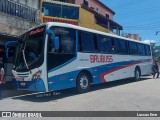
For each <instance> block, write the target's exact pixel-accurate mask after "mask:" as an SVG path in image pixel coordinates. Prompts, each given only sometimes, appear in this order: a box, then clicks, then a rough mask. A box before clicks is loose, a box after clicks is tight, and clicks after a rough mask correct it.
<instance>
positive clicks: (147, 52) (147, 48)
mask: <svg viewBox="0 0 160 120" xmlns="http://www.w3.org/2000/svg"><path fill="white" fill-rule="evenodd" d="M145 49H146V55H147V56H151V49H150V46H149V45H145Z"/></svg>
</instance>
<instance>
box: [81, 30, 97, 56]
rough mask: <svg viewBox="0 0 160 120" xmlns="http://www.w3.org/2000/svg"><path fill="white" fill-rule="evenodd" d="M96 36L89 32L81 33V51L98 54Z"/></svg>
mask: <svg viewBox="0 0 160 120" xmlns="http://www.w3.org/2000/svg"><path fill="white" fill-rule="evenodd" d="M95 39H96V37H95V34H93V33H89V32H80V35H79V51H80V52H87V53H92V52H96V45H95V44H96V43H95Z"/></svg>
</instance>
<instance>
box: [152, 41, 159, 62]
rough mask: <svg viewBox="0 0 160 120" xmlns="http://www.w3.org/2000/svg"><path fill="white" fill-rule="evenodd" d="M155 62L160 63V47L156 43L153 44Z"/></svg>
mask: <svg viewBox="0 0 160 120" xmlns="http://www.w3.org/2000/svg"><path fill="white" fill-rule="evenodd" d="M151 49H152V55H153V60H154V61H157V62H160V45H156V43H151Z"/></svg>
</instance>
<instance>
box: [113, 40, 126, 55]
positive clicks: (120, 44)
mask: <svg viewBox="0 0 160 120" xmlns="http://www.w3.org/2000/svg"><path fill="white" fill-rule="evenodd" d="M114 46H115V52H116V53H118V54H127V42H126V41H125V40H120V39H114Z"/></svg>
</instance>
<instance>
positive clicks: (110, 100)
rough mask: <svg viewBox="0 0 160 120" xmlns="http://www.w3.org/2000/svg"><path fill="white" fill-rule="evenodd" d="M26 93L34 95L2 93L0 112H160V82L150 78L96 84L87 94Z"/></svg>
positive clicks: (72, 91)
mask: <svg viewBox="0 0 160 120" xmlns="http://www.w3.org/2000/svg"><path fill="white" fill-rule="evenodd" d="M25 94H31V93H30V92H25V91H16V90H11V89H10V90H3V91H2V90H1V96H0V97H1V98H0V106H1V107H0V111H160V79H159V78H158V79H152V77H147V76H146V77H143V78H142V80H140V81H138V82H134V81H132V80H130V79H126V80H120V81H116V82H110V83H106V84H100V85H94V86H92V88H91V90H90V91H89V92H88V93H85V94H78V93H77V92H75V91H74V89H68V90H63V91H57V92H54V93H48V94H38V95H25ZM23 95H24V96H23ZM58 119H60V118H58ZM66 119H69V118H66ZM76 119H78V118H76ZM83 119H84V118H83ZM85 119H87V118H85ZM101 119H102V118H101ZM110 119H112V120H114V118H110ZM121 119H122V118H121ZM131 119H133V120H134V119H136V120H137V119H138V120H139V119H144V120H150V119H151V118H131ZM155 119H156V118H153V120H155ZM157 119H158V118H157ZM78 120H79V119H78ZM118 120H120V119H118ZM123 120H127V118H123Z"/></svg>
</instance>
